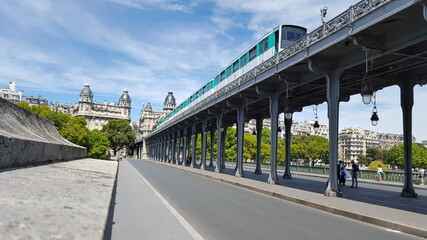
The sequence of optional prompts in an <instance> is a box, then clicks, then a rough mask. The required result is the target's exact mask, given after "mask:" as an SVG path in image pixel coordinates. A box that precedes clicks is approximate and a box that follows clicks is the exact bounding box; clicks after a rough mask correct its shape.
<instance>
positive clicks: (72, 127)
mask: <svg viewBox="0 0 427 240" xmlns="http://www.w3.org/2000/svg"><path fill="white" fill-rule="evenodd" d="M58 132H59V133H60V134H61V135H62V136H63V137H64V138H65V139H67V140H68V141H70V142H72V143H75V144H77V145H80V146H84V147H87V148H88V149H89V148H90V143H89V132H90V131H89V129H87V127H86V120H85V119H84V117H71V118H70V119H69V121H67V122H66V123H64V124H63V126H62V127H61V128H60V129H59V131H58Z"/></svg>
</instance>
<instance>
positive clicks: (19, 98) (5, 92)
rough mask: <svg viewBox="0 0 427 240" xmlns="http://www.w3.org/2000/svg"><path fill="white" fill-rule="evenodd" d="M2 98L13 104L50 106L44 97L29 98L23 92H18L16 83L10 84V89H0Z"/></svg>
mask: <svg viewBox="0 0 427 240" xmlns="http://www.w3.org/2000/svg"><path fill="white" fill-rule="evenodd" d="M0 97H1V98H4V99H6V100H8V101H10V102H13V103H18V102H26V103H28V104H29V105H30V106H38V105H48V101H47V99H45V98H43V97H42V96H38V97H33V96H30V97H29V96H24V92H23V91H22V90H21V91H18V92H17V91H16V83H15V82H9V88H0Z"/></svg>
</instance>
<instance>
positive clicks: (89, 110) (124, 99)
mask: <svg viewBox="0 0 427 240" xmlns="http://www.w3.org/2000/svg"><path fill="white" fill-rule="evenodd" d="M131 103H132V100H131V99H130V96H129V93H128V91H127V90H126V89H125V90H124V91H123V94H122V96H121V97H120V98H119V102H118V104H115V103H114V102H110V103H108V102H107V101H104V102H103V103H97V102H94V101H93V94H92V91H91V90H90V87H89V85H88V84H85V85H84V88H83V89H82V91H81V92H80V99H79V103H78V104H77V107H76V108H75V109H74V110H73V112H72V115H73V116H83V117H84V118H85V119H86V122H87V125H86V126H87V128H88V129H89V130H93V129H98V130H101V129H102V127H103V126H104V125H105V124H107V122H108V121H109V120H112V119H124V120H126V121H128V122H130V109H131Z"/></svg>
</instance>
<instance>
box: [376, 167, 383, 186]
mask: <svg viewBox="0 0 427 240" xmlns="http://www.w3.org/2000/svg"><path fill="white" fill-rule="evenodd" d="M383 175H384V172H383V168H382V167H381V165H378V169H377V180H378V181H380V182H381V181H382V180H383Z"/></svg>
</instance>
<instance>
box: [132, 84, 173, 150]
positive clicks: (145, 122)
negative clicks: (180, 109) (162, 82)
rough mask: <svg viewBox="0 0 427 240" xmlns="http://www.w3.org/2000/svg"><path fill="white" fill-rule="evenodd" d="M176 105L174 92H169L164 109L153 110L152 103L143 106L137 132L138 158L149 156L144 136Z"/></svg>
mask: <svg viewBox="0 0 427 240" xmlns="http://www.w3.org/2000/svg"><path fill="white" fill-rule="evenodd" d="M175 107H176V100H175V97H174V96H173V92H168V95H167V96H166V98H165V101H164V102H163V110H162V111H156V110H153V107H152V106H151V104H150V103H147V105H145V106H144V105H143V106H142V108H141V113H140V119H139V134H137V136H138V137H137V140H136V143H137V144H136V151H137V153H136V154H137V157H138V158H145V157H147V151H146V147H145V141H144V140H143V138H144V137H145V136H147V135H148V134H149V133H151V132H152V131H153V130H154V127H155V125H156V123H157V121H159V120H160V119H161V118H163V117H164V116H166V115H167V114H168V113H170V112H171V111H172V110H173V109H174V108H175Z"/></svg>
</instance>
